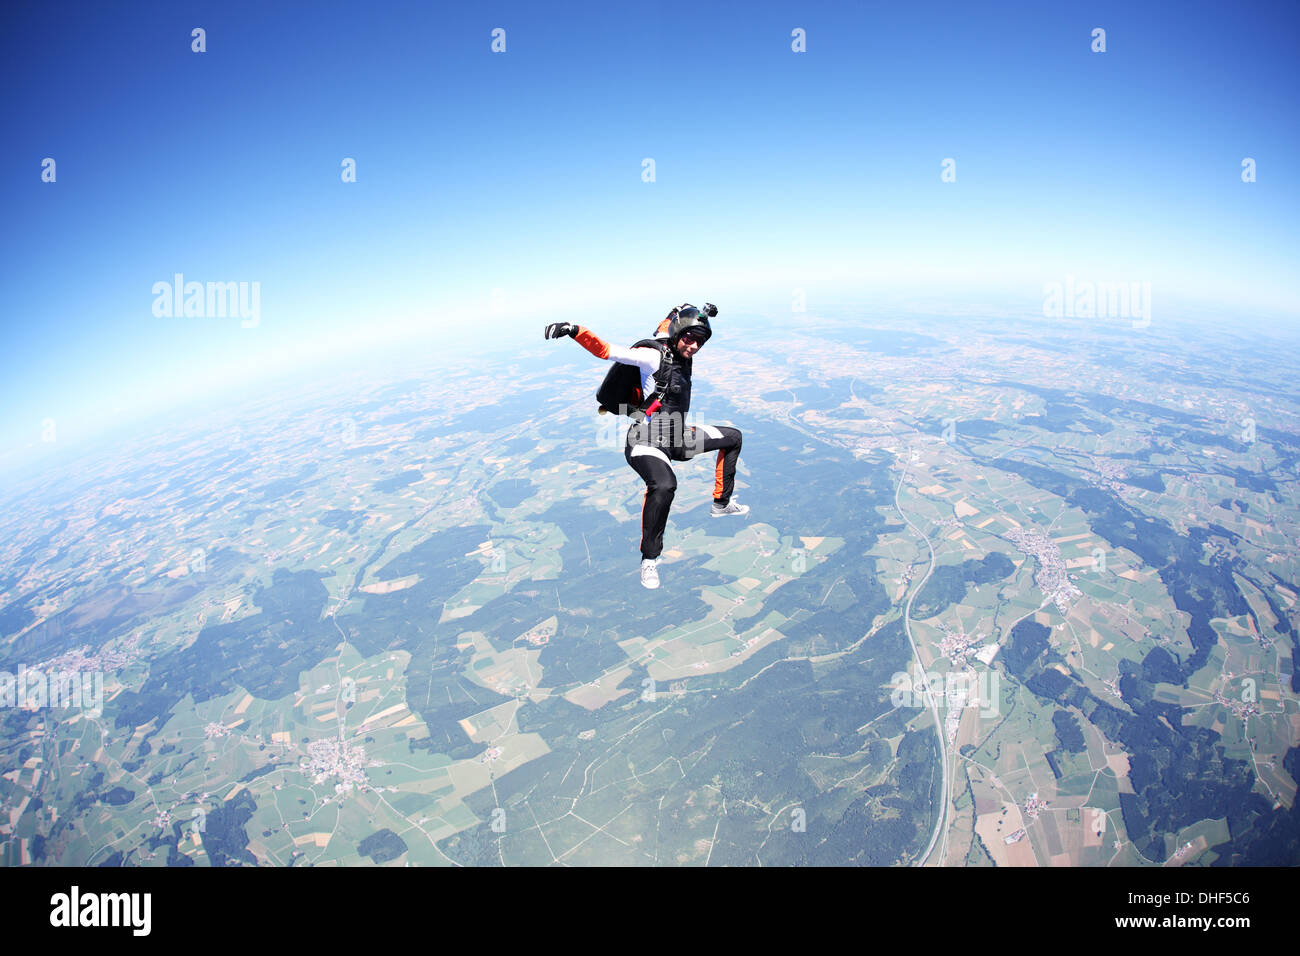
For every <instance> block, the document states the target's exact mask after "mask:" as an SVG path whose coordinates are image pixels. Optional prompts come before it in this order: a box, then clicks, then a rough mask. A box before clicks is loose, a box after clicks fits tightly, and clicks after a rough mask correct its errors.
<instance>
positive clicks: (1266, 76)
mask: <svg viewBox="0 0 1300 956" xmlns="http://www.w3.org/2000/svg"><path fill="white" fill-rule="evenodd" d="M1298 10H1300V8H1298V7H1297V5H1295V4H1290V3H1287V4H1281V3H1279V4H1271V3H1270V4H1252V3H1240V4H1234V5H1232V6H1231V7H1225V6H1223V5H1221V4H1211V3H1198V2H1177V3H1132V2H1130V3H1113V4H1112V3H1087V4H1084V3H1011V4H972V3H969V2H962V3H915V4H883V3H882V4H861V3H859V4H806V3H783V4H764V3H753V2H747V3H720V4H708V3H671V4H669V3H662V4H655V3H643V2H638V3H636V4H607V3H560V4H540V3H535V2H534V3H520V4H493V3H486V4H469V3H466V4H456V5H447V4H430V3H427V2H422V3H387V4H385V3H380V4H374V5H368V4H337V5H333V4H330V3H312V4H266V3H220V4H202V3H194V4H184V5H181V4H176V3H157V4H147V3H140V4H135V3H133V4H126V5H117V4H114V5H105V4H102V3H86V4H76V3H71V4H57V5H50V4H27V5H22V6H16V5H13V4H9V5H6V7H5V10H4V12H3V13H2V14H0V16H2V17H4V18H5V19H4V32H3V40H0V42H2V43H3V48H2V49H0V55H3V57H4V62H5V75H6V77H7V78H8V83H7V84H6V86H7V87H8V88H7V90H6V95H5V96H4V97H3V98H0V121H2V122H3V127H4V129H5V139H6V145H7V147H8V148H7V149H5V150H4V151H3V155H0V170H2V175H0V198H2V206H0V208H3V209H4V210H5V213H4V221H5V225H4V227H3V230H2V231H0V242H3V250H0V251H2V252H3V255H2V257H0V263H2V265H0V268H2V269H3V281H2V282H0V323H2V326H0V329H2V331H0V334H2V335H3V349H0V354H2V355H3V365H2V366H0V375H2V377H3V381H2V382H0V401H2V402H3V408H4V410H5V414H4V415H3V417H2V420H0V460H10V459H12V458H13V456H14V455H15V454H19V453H21V451H22V449H23V448H25V447H26V446H27V445H29V444H31V443H32V442H35V441H38V439H39V436H40V432H41V423H42V421H43V420H44V419H46V418H53V419H55V420H56V421H57V422H58V423H59V429H60V435H61V436H68V440H75V439H76V438H77V437H85V436H89V435H92V434H94V433H95V431H96V430H97V429H99V428H101V427H103V425H104V423H105V422H106V421H111V420H116V419H119V418H121V417H123V416H126V417H129V416H132V415H139V414H145V413H148V412H149V411H150V410H151V409H153V410H156V409H158V408H160V407H163V406H166V405H168V404H170V403H174V402H176V401H180V400H182V399H184V398H186V397H189V396H191V395H194V394H197V393H199V392H202V391H204V390H207V391H209V392H213V391H216V392H220V391H221V390H223V389H226V390H230V389H238V388H243V387H246V382H247V381H249V380H253V379H255V378H256V376H257V375H260V374H266V373H268V372H270V371H272V370H276V369H283V368H286V367H290V366H291V365H293V364H294V363H296V362H297V363H310V362H312V361H315V360H317V359H319V358H324V357H327V356H330V355H337V354H340V353H342V354H347V353H349V352H355V354H357V355H358V356H360V355H361V354H362V353H363V351H364V349H365V348H366V347H367V346H369V345H373V344H376V343H382V342H392V341H399V340H402V339H404V338H408V337H418V336H420V335H421V334H424V333H428V334H429V335H439V336H441V335H449V336H453V337H454V336H457V335H459V336H462V337H463V336H467V335H468V336H471V337H473V336H480V337H483V334H484V332H487V333H489V335H488V336H487V337H488V338H490V339H491V341H492V342H493V344H494V345H497V346H499V345H501V344H502V343H507V344H508V343H509V342H510V341H511V340H512V336H516V335H528V336H530V337H532V336H535V335H536V334H537V330H538V329H539V328H540V322H539V319H540V318H542V317H551V316H553V315H557V314H565V312H566V310H569V311H570V312H571V313H574V314H579V315H580V316H581V317H582V318H581V319H580V320H582V321H584V322H585V323H586V324H590V325H593V326H596V327H598V328H600V327H601V322H602V321H606V320H607V321H608V322H609V326H608V329H609V331H610V333H611V334H613V335H615V337H617V334H618V333H619V332H620V331H622V330H629V329H631V330H634V333H635V334H643V327H644V326H645V325H646V324H647V323H649V322H652V321H653V320H654V319H655V318H658V317H660V316H661V315H662V314H663V312H665V311H666V309H667V307H668V306H670V305H671V304H673V303H674V302H678V301H682V300H683V299H692V300H694V299H704V298H708V299H711V300H712V301H715V302H718V303H719V305H720V306H723V307H724V310H726V309H727V308H728V307H729V306H730V307H731V310H732V311H733V312H734V311H735V308H736V306H737V305H742V304H743V306H744V307H747V308H754V309H761V308H762V307H763V306H764V305H765V304H772V303H776V304H777V305H778V307H779V304H780V303H781V302H788V301H789V298H790V289H791V288H792V287H796V286H798V287H806V288H808V289H809V297H810V308H813V307H814V306H815V303H816V301H817V295H816V293H817V292H819V291H824V292H825V293H826V294H828V295H829V294H830V293H831V292H832V291H833V290H837V289H857V290H859V291H861V290H866V292H867V294H868V295H869V294H870V290H871V289H873V288H876V287H880V288H882V289H883V288H884V287H885V286H886V285H888V286H891V287H894V288H898V289H901V290H903V291H904V292H907V291H908V290H909V289H911V290H916V291H924V290H928V289H933V288H934V287H935V284H936V283H943V288H945V289H953V290H954V292H953V293H952V294H953V295H954V296H956V297H960V295H961V292H960V290H961V287H962V283H969V284H971V286H972V287H973V286H975V285H990V284H992V285H995V286H998V287H1000V288H1004V289H1006V290H1007V294H1008V295H1009V296H1014V295H1017V294H1024V295H1027V296H1028V297H1030V298H1032V296H1033V295H1034V294H1035V290H1041V287H1042V283H1043V282H1045V281H1052V280H1060V279H1063V278H1064V276H1065V275H1066V274H1067V273H1068V274H1072V275H1076V276H1081V277H1084V278H1093V279H1095V280H1096V281H1127V280H1138V281H1151V282H1152V283H1153V287H1154V290H1155V291H1154V292H1153V299H1155V301H1157V302H1171V301H1174V300H1183V301H1188V302H1199V301H1204V302H1213V303H1216V304H1219V305H1221V306H1222V308H1224V310H1225V319H1226V320H1228V321H1239V320H1243V319H1244V318H1246V317H1248V316H1250V315H1251V314H1253V313H1254V312H1255V311H1257V310H1260V309H1267V310H1275V311H1281V312H1286V313H1290V314H1295V313H1296V312H1297V311H1300V306H1297V302H1298V301H1300V297H1298V296H1297V295H1296V288H1297V281H1298V280H1300V275H1298V274H1297V273H1298V271H1300V270H1298V269H1297V265H1296V263H1297V262H1300V256H1298V255H1297V253H1300V241H1298V240H1300V176H1297V170H1298V165H1300V163H1298V161H1300V149H1298V139H1300V133H1298V132H1297V122H1296V119H1297V100H1300V83H1297V71H1296V68H1295V63H1296V55H1297V51H1298V50H1300V12H1298ZM194 27H203V28H204V29H205V30H206V42H207V52H205V53H194V52H192V51H191V48H190V47H191V36H190V31H191V29H192V28H194ZM496 27H502V28H504V29H505V30H506V52H505V53H504V54H493V53H492V52H491V50H490V44H491V35H490V34H491V31H492V29H493V28H496ZM796 27H800V28H803V29H804V30H806V31H807V52H806V53H802V54H796V53H793V52H792V51H791V48H790V45H791V35H790V34H791V30H793V29H794V28H796ZM1094 27H1102V28H1104V29H1105V30H1106V43H1107V51H1106V52H1105V53H1100V54H1099V53H1093V52H1092V51H1091V49H1090V44H1091V31H1092V30H1093V28H1094ZM45 157H52V158H54V159H55V161H56V163H57V167H56V169H57V181H56V182H54V183H44V182H42V181H41V163H42V160H43V159H44V158H45ZM345 157H351V158H353V159H355V160H356V164H357V182H355V183H347V184H345V183H343V182H341V180H340V168H341V167H340V164H341V162H342V160H343V159H344V158H345ZM646 157H650V158H653V159H654V160H655V164H656V168H655V173H656V179H655V181H654V182H653V183H647V182H643V181H642V160H643V159H644V158H646ZM949 157H951V158H953V159H954V160H955V161H956V172H957V179H956V182H953V183H943V182H941V180H940V172H941V163H942V161H943V160H944V159H945V158H949ZM1243 157H1252V158H1253V159H1255V160H1256V162H1257V164H1258V165H1257V176H1258V181H1257V182H1255V183H1252V184H1244V183H1243V182H1242V181H1241V176H1240V168H1241V161H1242V159H1243ZM176 273H182V274H183V275H184V276H185V278H186V279H187V280H189V281H200V282H209V281H221V282H226V281H233V282H240V281H243V282H250V283H251V282H258V283H259V288H260V294H261V298H260V316H259V320H258V324H257V326H256V327H255V328H243V327H241V323H240V322H239V320H238V319H232V318H229V317H227V318H218V317H213V316H207V317H170V318H167V317H161V318H160V317H157V316H155V315H154V314H153V311H152V306H153V302H154V295H153V293H152V291H151V290H152V287H153V285H154V283H156V282H159V281H170V280H171V279H172V277H173V275H174V274H176ZM494 289H495V290H500V291H499V292H498V293H497V296H498V297H497V298H496V299H493V290H494ZM641 316H645V318H641ZM61 440H63V438H62V437H61Z"/></svg>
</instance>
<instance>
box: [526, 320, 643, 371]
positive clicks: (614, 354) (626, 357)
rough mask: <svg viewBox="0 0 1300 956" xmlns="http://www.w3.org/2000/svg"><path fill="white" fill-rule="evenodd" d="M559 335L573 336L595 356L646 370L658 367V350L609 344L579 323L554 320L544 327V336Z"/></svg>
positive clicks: (553, 336) (552, 336) (556, 336)
mask: <svg viewBox="0 0 1300 956" xmlns="http://www.w3.org/2000/svg"><path fill="white" fill-rule="evenodd" d="M561 335H571V336H573V338H574V339H575V340H577V343H578V344H579V345H581V346H582V347H583V348H584V349H586V350H587V351H588V352H590V353H591V354H592V355H594V356H596V358H599V359H608V360H609V361H611V362H622V363H623V364H624V365H636V366H638V367H639V368H641V369H644V370H646V371H648V372H654V371H656V370H657V369H658V368H659V352H658V350H657V349H648V348H639V349H630V348H624V347H623V346H621V345H611V344H610V343H608V342H606V341H605V340H604V339H602V338H601V337H600V336H598V335H596V333H594V332H592V331H591V330H590V329H586V328H583V327H582V326H581V325H570V324H568V323H564V322H556V323H555V324H553V325H548V326H547V327H546V338H548V339H550V338H558V337H559V336H561Z"/></svg>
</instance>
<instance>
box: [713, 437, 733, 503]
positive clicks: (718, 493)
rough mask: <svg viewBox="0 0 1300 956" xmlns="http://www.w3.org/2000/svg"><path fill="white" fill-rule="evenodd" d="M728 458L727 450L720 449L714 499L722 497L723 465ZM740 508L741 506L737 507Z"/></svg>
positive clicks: (715, 471)
mask: <svg viewBox="0 0 1300 956" xmlns="http://www.w3.org/2000/svg"><path fill="white" fill-rule="evenodd" d="M726 457H727V452H726V450H725V449H722V448H719V449H718V466H717V467H716V468H714V469H713V497H715V498H721V497H722V463H723V461H724V460H725V459H726ZM737 507H739V506H737Z"/></svg>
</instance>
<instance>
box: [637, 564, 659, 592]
mask: <svg viewBox="0 0 1300 956" xmlns="http://www.w3.org/2000/svg"><path fill="white" fill-rule="evenodd" d="M641 584H642V585H643V586H644V587H648V588H650V589H651V590H653V589H655V588H657V587H659V568H658V567H657V560H656V559H655V558H642V559H641Z"/></svg>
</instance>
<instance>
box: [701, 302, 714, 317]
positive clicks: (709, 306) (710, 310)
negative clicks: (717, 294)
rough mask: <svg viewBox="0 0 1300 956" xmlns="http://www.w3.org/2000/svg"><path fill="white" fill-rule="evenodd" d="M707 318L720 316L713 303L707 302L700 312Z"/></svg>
mask: <svg viewBox="0 0 1300 956" xmlns="http://www.w3.org/2000/svg"><path fill="white" fill-rule="evenodd" d="M700 311H701V312H703V313H704V314H705V316H706V317H708V318H710V319H712V318H714V317H715V316H716V315H717V314H718V307H717V306H716V305H714V304H713V303H712V302H705V303H704V308H703V309H701V310H700Z"/></svg>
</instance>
